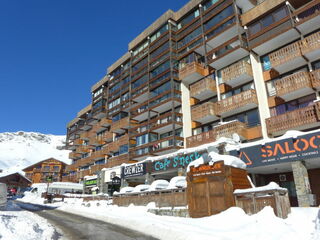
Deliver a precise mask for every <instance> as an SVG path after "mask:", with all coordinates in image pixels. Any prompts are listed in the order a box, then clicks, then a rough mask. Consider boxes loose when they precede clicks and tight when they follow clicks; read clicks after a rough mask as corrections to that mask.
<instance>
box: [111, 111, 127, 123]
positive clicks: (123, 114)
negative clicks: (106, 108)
mask: <svg viewBox="0 0 320 240" xmlns="http://www.w3.org/2000/svg"><path fill="white" fill-rule="evenodd" d="M127 116H128V113H127V112H120V113H118V114H116V115H115V116H113V117H112V122H116V121H119V120H120V119H122V118H125V117H127Z"/></svg>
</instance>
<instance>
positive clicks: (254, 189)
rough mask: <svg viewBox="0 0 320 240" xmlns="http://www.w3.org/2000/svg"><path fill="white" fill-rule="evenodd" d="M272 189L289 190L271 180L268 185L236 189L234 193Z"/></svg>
mask: <svg viewBox="0 0 320 240" xmlns="http://www.w3.org/2000/svg"><path fill="white" fill-rule="evenodd" d="M270 190H282V191H287V189H286V188H282V187H279V185H278V184H277V183H275V182H270V183H269V184H268V185H266V186H262V187H254V188H247V189H236V190H235V191H234V193H239V194H241V193H249V192H250V193H252V192H261V191H270Z"/></svg>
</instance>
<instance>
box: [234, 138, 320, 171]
mask: <svg viewBox="0 0 320 240" xmlns="http://www.w3.org/2000/svg"><path fill="white" fill-rule="evenodd" d="M230 154H231V155H234V156H238V157H239V158H241V160H243V161H244V162H245V163H246V164H247V167H259V166H264V165H271V164H277V163H283V162H291V161H297V160H305V159H308V158H317V157H320V132H317V133H310V134H306V135H302V136H299V137H297V138H288V139H283V140H279V141H274V142H270V143H266V144H265V145H255V146H251V147H247V148H242V149H240V151H230Z"/></svg>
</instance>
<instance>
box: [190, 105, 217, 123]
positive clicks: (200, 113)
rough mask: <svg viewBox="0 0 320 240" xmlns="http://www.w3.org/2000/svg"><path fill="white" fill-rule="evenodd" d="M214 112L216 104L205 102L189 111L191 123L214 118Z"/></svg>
mask: <svg viewBox="0 0 320 240" xmlns="http://www.w3.org/2000/svg"><path fill="white" fill-rule="evenodd" d="M216 112H217V110H216V103H213V102H206V103H203V104H201V105H198V106H195V107H193V108H192V109H191V116H192V117H191V118H192V121H197V120H199V119H202V118H205V117H207V116H216Z"/></svg>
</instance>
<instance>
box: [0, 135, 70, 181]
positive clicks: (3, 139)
mask: <svg viewBox="0 0 320 240" xmlns="http://www.w3.org/2000/svg"><path fill="white" fill-rule="evenodd" d="M64 141H65V136H56V135H46V134H41V133H34V132H15V133H8V132H7V133H0V152H1V154H0V169H2V170H3V173H2V174H1V173H0V176H1V175H5V174H8V173H12V172H18V171H21V169H23V168H25V167H27V166H30V165H32V164H34V163H37V162H39V161H42V160H45V159H47V158H51V157H53V158H56V159H58V160H60V161H63V162H65V163H67V164H70V159H68V154H69V151H67V150H59V149H57V147H61V146H64V145H65V143H64Z"/></svg>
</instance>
